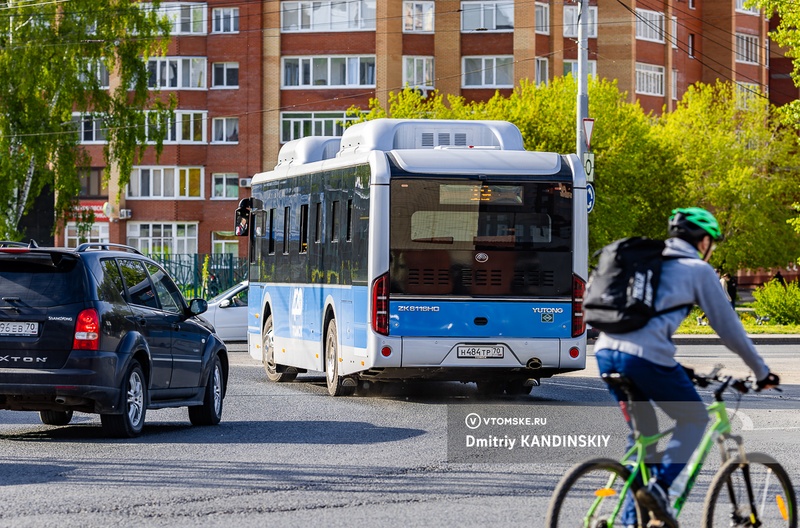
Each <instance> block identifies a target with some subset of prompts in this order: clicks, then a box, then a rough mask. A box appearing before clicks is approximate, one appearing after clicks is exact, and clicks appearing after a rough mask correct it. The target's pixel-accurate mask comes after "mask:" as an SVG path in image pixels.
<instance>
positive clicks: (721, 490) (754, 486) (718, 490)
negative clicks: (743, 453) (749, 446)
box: [703, 453, 797, 528]
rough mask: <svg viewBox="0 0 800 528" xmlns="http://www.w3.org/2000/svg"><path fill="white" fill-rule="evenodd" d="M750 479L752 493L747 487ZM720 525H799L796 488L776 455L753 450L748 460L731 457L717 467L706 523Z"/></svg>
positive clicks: (706, 526) (705, 510)
mask: <svg viewBox="0 0 800 528" xmlns="http://www.w3.org/2000/svg"><path fill="white" fill-rule="evenodd" d="M747 479H749V480H750V485H751V490H752V496H750V494H748V491H747ZM754 513H755V515H753V514H754ZM756 523H758V524H756ZM719 526H726V527H727V526H732V527H744V526H751V527H752V526H764V527H767V526H769V527H770V528H774V527H785V528H797V502H796V499H795V494H794V488H793V487H792V482H791V480H789V475H787V473H786V471H785V470H784V469H783V468H782V467H781V465H780V464H778V462H777V461H776V460H775V459H774V458H772V457H771V456H769V455H765V454H762V453H750V454H748V455H747V463H744V464H743V463H742V462H741V459H740V458H739V457H736V458H732V459H731V460H728V461H727V462H725V463H724V464H723V465H722V467H721V468H720V469H719V471H717V474H716V475H714V479H713V480H712V481H711V487H710V488H709V490H708V494H706V500H705V504H704V506H703V527H704V528H716V527H719Z"/></svg>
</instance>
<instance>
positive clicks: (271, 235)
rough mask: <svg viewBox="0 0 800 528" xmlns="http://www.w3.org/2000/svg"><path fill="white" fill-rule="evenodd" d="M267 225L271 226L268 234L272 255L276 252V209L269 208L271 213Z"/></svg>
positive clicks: (269, 250) (269, 248) (269, 251)
mask: <svg viewBox="0 0 800 528" xmlns="http://www.w3.org/2000/svg"><path fill="white" fill-rule="evenodd" d="M267 223H268V225H267V227H268V228H269V232H268V234H267V236H268V237H269V244H268V253H269V254H270V255H274V254H275V209H274V208H273V209H270V210H269V215H268V219H267Z"/></svg>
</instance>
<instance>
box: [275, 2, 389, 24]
mask: <svg viewBox="0 0 800 528" xmlns="http://www.w3.org/2000/svg"><path fill="white" fill-rule="evenodd" d="M374 29H375V0H330V1H322V2H320V1H316V2H281V31H283V32H293V31H353V30H374Z"/></svg>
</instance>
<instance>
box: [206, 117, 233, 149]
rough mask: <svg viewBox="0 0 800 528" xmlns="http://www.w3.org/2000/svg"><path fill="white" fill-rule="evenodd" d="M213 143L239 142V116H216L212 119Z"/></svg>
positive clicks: (228, 143)
mask: <svg viewBox="0 0 800 528" xmlns="http://www.w3.org/2000/svg"><path fill="white" fill-rule="evenodd" d="M211 133H212V136H211V143H212V144H220V143H224V144H226V145H231V144H238V143H239V133H240V130H239V118H238V117H215V118H214V119H212V120H211Z"/></svg>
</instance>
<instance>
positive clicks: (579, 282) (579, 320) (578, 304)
mask: <svg viewBox="0 0 800 528" xmlns="http://www.w3.org/2000/svg"><path fill="white" fill-rule="evenodd" d="M585 291H586V281H584V280H583V279H581V278H580V277H578V276H577V275H573V276H572V337H578V336H580V335H581V334H583V333H584V332H585V331H586V322H585V321H584V320H583V294H584V292H585Z"/></svg>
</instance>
